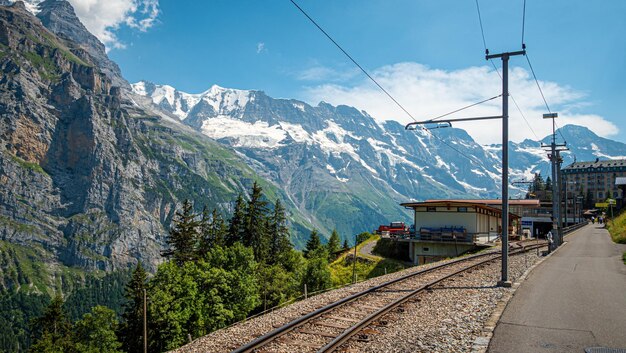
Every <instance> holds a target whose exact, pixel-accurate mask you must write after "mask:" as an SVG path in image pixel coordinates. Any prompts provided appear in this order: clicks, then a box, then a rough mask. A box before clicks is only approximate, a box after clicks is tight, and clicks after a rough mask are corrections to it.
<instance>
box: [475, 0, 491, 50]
mask: <svg viewBox="0 0 626 353" xmlns="http://www.w3.org/2000/svg"><path fill="white" fill-rule="evenodd" d="M476 10H478V22H479V23H480V33H481V34H482V36H483V45H484V46H485V53H489V50H487V41H486V40H485V30H484V28H483V18H482V16H481V15H480V5H478V0H476Z"/></svg>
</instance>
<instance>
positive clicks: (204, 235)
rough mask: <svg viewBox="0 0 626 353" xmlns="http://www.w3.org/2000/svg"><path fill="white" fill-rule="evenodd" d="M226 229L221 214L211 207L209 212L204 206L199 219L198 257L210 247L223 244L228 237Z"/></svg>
mask: <svg viewBox="0 0 626 353" xmlns="http://www.w3.org/2000/svg"><path fill="white" fill-rule="evenodd" d="M227 233H228V230H227V228H226V223H225V222H224V219H223V218H222V215H220V213H219V212H218V211H217V209H215V208H214V209H213V211H212V212H211V213H210V214H209V211H208V209H207V208H206V206H205V207H204V210H203V211H202V219H201V220H200V245H199V248H198V252H199V254H198V258H201V257H203V256H204V254H206V253H207V252H208V251H209V250H210V249H211V248H213V247H215V246H225V245H226V240H227V238H228V234H227Z"/></svg>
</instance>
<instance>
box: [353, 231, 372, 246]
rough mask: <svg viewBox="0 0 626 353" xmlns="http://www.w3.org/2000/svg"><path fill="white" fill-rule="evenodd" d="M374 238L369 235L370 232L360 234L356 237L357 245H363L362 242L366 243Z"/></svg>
mask: <svg viewBox="0 0 626 353" xmlns="http://www.w3.org/2000/svg"><path fill="white" fill-rule="evenodd" d="M371 236H372V234H370V233H368V232H363V233H360V234H358V235H357V236H356V243H357V245H358V244H361V243H362V242H364V241H366V240H367V239H369V238H370V237H371Z"/></svg>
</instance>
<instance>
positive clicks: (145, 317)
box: [143, 288, 148, 353]
mask: <svg viewBox="0 0 626 353" xmlns="http://www.w3.org/2000/svg"><path fill="white" fill-rule="evenodd" d="M147 302H148V294H147V293H146V289H145V288H144V290H143V352H144V353H148V313H147V309H148V303H147Z"/></svg>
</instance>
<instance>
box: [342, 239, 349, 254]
mask: <svg viewBox="0 0 626 353" xmlns="http://www.w3.org/2000/svg"><path fill="white" fill-rule="evenodd" d="M348 249H350V245H349V244H348V239H347V238H346V239H344V240H343V246H342V247H341V250H342V251H346V250H348Z"/></svg>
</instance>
